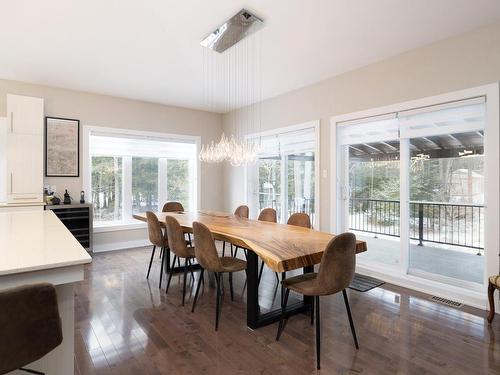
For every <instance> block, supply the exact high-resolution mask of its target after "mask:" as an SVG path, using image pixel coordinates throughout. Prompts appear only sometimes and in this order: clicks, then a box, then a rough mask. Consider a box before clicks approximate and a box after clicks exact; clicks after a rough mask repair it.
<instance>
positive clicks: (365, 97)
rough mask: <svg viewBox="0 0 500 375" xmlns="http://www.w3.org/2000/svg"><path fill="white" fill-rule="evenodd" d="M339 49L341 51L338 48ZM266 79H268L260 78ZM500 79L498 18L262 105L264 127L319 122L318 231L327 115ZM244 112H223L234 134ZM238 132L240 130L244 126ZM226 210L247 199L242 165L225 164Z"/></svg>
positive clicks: (326, 199)
mask: <svg viewBox="0 0 500 375" xmlns="http://www.w3.org/2000/svg"><path fill="white" fill-rule="evenodd" d="M339 53H342V51H339ZM266 79H272V77H264V84H265V82H266V81H265V80H266ZM498 81H500V22H497V23H495V24H493V25H489V26H487V27H484V28H481V29H478V30H476V31H473V32H469V33H467V34H463V35H460V36H457V37H453V38H450V39H447V40H443V41H440V42H437V43H434V44H431V45H428V46H425V47H422V48H418V49H415V50H412V51H409V52H406V53H403V54H400V55H397V56H394V57H392V58H389V59H387V60H384V61H381V62H378V63H375V64H371V65H368V66H366V67H363V68H360V69H357V70H354V71H351V72H348V73H345V74H341V75H339V76H336V77H333V78H330V79H328V80H325V81H322V82H319V83H316V84H314V85H311V86H307V87H304V88H301V89H298V90H295V91H292V92H290V93H287V94H284V95H281V96H278V97H275V98H272V99H269V100H266V101H264V102H263V103H262V109H261V110H262V129H263V130H268V129H273V128H277V127H283V126H288V125H294V124H299V123H304V122H307V121H312V120H320V121H321V156H320V169H321V170H326V171H327V176H326V177H325V176H324V175H323V176H321V174H318V175H319V176H321V177H320V178H321V181H320V186H321V196H320V206H321V218H320V226H321V229H322V230H329V227H330V212H329V207H330V184H329V181H330V176H329V172H330V160H329V153H330V148H329V140H330V117H331V116H334V115H339V114H344V113H350V112H355V111H360V110H364V109H370V108H375V107H381V106H384V105H389V104H393V103H399V102H403V101H408V100H412V99H418V98H423V97H426V96H431V95H436V94H441V93H446V92H450V91H456V90H460V89H465V88H469V87H475V86H479V85H483V84H487V83H492V82H498ZM243 114H244V109H243V110H238V111H234V112H231V113H228V114H225V115H223V127H224V131H225V133H226V134H230V133H231V132H234V128H235V126H237V123H238V118H239V117H240V116H242V115H243ZM240 131H244V130H243V129H242V130H240ZM224 183H225V185H224V195H225V196H226V201H225V203H226V205H225V210H233V209H234V208H235V207H236V206H238V205H239V204H241V202H243V201H245V197H244V172H243V168H242V167H239V168H235V167H231V166H228V165H226V166H224Z"/></svg>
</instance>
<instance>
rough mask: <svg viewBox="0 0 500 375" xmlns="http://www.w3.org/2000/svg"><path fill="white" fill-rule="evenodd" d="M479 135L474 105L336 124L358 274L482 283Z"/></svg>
mask: <svg viewBox="0 0 500 375" xmlns="http://www.w3.org/2000/svg"><path fill="white" fill-rule="evenodd" d="M486 128H487V127H486V100H485V97H483V96H480V97H476V98H471V99H466V100H462V101H453V102H450V103H446V104H438V105H433V106H427V107H421V108H418V109H413V110H406V111H400V112H397V113H392V114H386V115H382V116H380V117H370V118H365V119H361V120H359V121H357V120H354V121H348V122H345V123H343V124H339V126H338V127H337V142H338V144H339V151H340V152H339V156H340V158H339V159H340V160H341V164H342V166H341V168H340V170H341V176H340V179H339V180H340V182H341V188H342V200H343V203H342V206H343V207H342V208H341V210H342V218H341V221H342V226H343V227H342V230H350V231H353V232H355V233H356V236H357V237H358V238H360V239H363V240H366V241H367V242H368V247H369V249H370V251H368V252H366V253H364V254H360V255H359V257H358V259H359V261H360V264H364V265H367V266H373V267H378V268H379V269H381V268H380V267H383V269H386V270H387V272H397V270H398V269H399V270H402V271H403V272H405V273H408V274H412V275H418V276H420V277H423V278H427V279H436V280H439V281H440V282H444V283H452V284H454V285H456V284H457V282H460V283H461V285H463V286H466V287H469V288H471V289H474V288H477V285H479V284H482V283H483V280H484V277H485V271H484V270H485V256H484V255H485V199H484V197H485V184H484V180H485V168H484V164H485V146H484V145H485V141H486V140H487V139H488V137H489V133H488V132H487V131H486Z"/></svg>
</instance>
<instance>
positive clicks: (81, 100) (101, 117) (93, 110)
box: [0, 80, 224, 245]
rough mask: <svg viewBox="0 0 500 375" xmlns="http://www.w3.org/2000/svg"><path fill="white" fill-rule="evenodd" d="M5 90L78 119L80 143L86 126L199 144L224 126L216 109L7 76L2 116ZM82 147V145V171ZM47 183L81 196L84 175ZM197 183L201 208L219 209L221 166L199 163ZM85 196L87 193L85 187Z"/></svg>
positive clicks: (0, 92) (110, 236)
mask: <svg viewBox="0 0 500 375" xmlns="http://www.w3.org/2000/svg"><path fill="white" fill-rule="evenodd" d="M7 93H10V94H19V95H27V96H35V97H41V98H44V99H45V115H46V116H56V117H68V118H75V119H79V120H80V145H81V141H82V138H81V137H82V128H83V126H84V125H93V126H106V127H115V128H123V129H136V130H149V131H155V132H165V133H176V134H189V135H199V136H201V140H202V142H203V143H205V142H208V141H211V140H212V139H216V138H218V137H219V136H220V134H221V131H222V125H221V115H219V114H214V113H209V112H204V111H197V110H191V109H185V108H179V107H172V106H166V105H160V104H153V103H147V102H141V101H136V100H128V99H122V98H116V97H111V96H105V95H96V94H90V93H83V92H78V91H70V90H63V89H58V88H53V87H47V86H40V85H33V84H27V83H22V82H15V81H7V80H0V116H5V115H6V101H5V99H3V100H2V98H5V95H6V94H7ZM81 152H82V150H81V148H80V176H82V166H81V163H82V160H83V157H82V154H81ZM45 183H46V184H50V185H56V186H57V191H58V192H59V193H61V192H64V189H66V188H67V189H68V191H69V192H70V193H71V195H72V196H73V197H74V198H75V199H79V194H80V190H82V177H80V178H70V177H57V178H54V177H51V178H45ZM201 183H202V186H203V188H202V190H201V202H200V205H201V207H202V208H206V209H215V210H220V209H222V208H223V206H224V202H223V200H222V195H221V194H220V190H221V188H222V167H221V166H220V165H215V166H214V165H207V164H202V165H201ZM40 188H42V187H40ZM86 197H89V193H88V192H86ZM141 238H143V239H145V238H147V237H146V235H145V231H144V230H136V231H129V233H127V234H125V233H123V232H118V233H102V234H97V235H96V236H95V244H96V245H100V244H103V245H104V244H110V243H113V242H114V241H121V242H124V241H134V240H139V239H141Z"/></svg>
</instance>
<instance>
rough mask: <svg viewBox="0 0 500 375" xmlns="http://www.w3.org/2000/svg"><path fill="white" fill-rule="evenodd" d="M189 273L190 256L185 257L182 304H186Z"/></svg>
mask: <svg viewBox="0 0 500 375" xmlns="http://www.w3.org/2000/svg"><path fill="white" fill-rule="evenodd" d="M187 273H188V258H184V280H183V281H184V283H183V285H182V306H184V301H185V300H186V282H187Z"/></svg>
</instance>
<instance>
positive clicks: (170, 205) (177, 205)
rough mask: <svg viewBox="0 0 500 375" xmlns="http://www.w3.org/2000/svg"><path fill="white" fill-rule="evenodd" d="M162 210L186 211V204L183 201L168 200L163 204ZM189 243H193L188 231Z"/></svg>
mask: <svg viewBox="0 0 500 375" xmlns="http://www.w3.org/2000/svg"><path fill="white" fill-rule="evenodd" d="M161 212H184V206H183V205H182V203H181V202H167V203H165V204H164V205H163V208H162V210H161ZM187 235H188V240H187V241H188V243H189V246H191V245H192V243H191V234H190V233H188V234H187Z"/></svg>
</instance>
